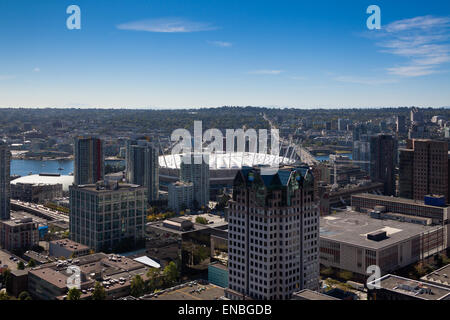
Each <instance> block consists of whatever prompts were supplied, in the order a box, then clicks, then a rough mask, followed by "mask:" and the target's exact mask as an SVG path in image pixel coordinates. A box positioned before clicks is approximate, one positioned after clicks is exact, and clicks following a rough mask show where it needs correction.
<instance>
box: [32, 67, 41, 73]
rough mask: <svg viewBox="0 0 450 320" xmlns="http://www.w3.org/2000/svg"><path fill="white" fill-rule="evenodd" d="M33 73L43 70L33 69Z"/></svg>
mask: <svg viewBox="0 0 450 320" xmlns="http://www.w3.org/2000/svg"><path fill="white" fill-rule="evenodd" d="M33 72H41V69H40V68H37V67H36V68H34V69H33Z"/></svg>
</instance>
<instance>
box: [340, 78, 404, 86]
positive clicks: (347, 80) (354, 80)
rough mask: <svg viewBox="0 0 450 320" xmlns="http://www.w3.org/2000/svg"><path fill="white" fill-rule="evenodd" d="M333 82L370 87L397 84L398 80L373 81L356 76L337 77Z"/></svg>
mask: <svg viewBox="0 0 450 320" xmlns="http://www.w3.org/2000/svg"><path fill="white" fill-rule="evenodd" d="M334 80H336V81H339V82H345V83H355V84H363V85H370V86H376V85H383V84H390V83H396V82H398V80H396V79H374V78H366V77H356V76H339V77H336V78H334Z"/></svg>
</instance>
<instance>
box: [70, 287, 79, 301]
mask: <svg viewBox="0 0 450 320" xmlns="http://www.w3.org/2000/svg"><path fill="white" fill-rule="evenodd" d="M80 297H81V291H80V290H79V289H77V288H72V289H70V290H69V292H68V293H67V300H80Z"/></svg>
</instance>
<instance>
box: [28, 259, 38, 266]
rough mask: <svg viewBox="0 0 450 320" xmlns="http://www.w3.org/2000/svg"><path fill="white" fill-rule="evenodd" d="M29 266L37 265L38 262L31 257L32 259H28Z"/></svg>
mask: <svg viewBox="0 0 450 320" xmlns="http://www.w3.org/2000/svg"><path fill="white" fill-rule="evenodd" d="M27 267H30V268H34V267H36V262H35V261H34V260H33V259H30V261H28V264H27Z"/></svg>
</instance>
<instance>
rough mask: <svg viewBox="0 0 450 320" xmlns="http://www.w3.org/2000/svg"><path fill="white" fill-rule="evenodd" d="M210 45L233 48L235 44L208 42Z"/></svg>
mask: <svg viewBox="0 0 450 320" xmlns="http://www.w3.org/2000/svg"><path fill="white" fill-rule="evenodd" d="M207 42H208V43H209V44H210V45H213V46H215V47H220V48H229V47H232V46H233V44H232V43H231V42H225V41H207Z"/></svg>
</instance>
